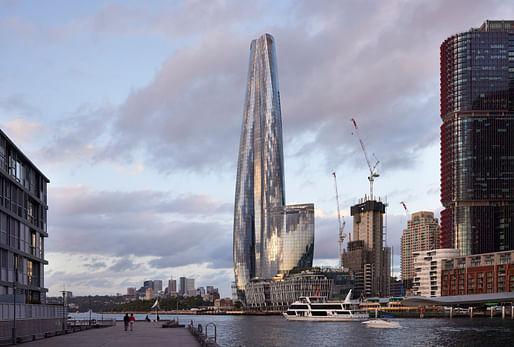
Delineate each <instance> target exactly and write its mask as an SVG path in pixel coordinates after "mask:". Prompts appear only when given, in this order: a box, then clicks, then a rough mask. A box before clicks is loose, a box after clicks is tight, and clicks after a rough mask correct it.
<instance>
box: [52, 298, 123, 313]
mask: <svg viewBox="0 0 514 347" xmlns="http://www.w3.org/2000/svg"><path fill="white" fill-rule="evenodd" d="M124 300H125V298H124V297H123V296H108V295H94V296H93V295H91V296H73V297H71V298H66V303H67V304H68V309H69V310H70V312H72V311H75V310H76V311H79V312H87V311H89V309H91V310H92V311H93V312H108V311H112V310H114V308H116V307H118V305H120V304H121V303H123V301H124ZM47 303H49V304H60V305H62V297H48V298H47ZM72 304H73V305H72Z"/></svg>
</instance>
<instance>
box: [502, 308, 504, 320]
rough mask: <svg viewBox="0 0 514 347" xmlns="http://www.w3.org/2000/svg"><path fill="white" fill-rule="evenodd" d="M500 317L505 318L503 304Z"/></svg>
mask: <svg viewBox="0 0 514 347" xmlns="http://www.w3.org/2000/svg"><path fill="white" fill-rule="evenodd" d="M502 319H505V306H502Z"/></svg>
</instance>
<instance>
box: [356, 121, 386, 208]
mask: <svg viewBox="0 0 514 347" xmlns="http://www.w3.org/2000/svg"><path fill="white" fill-rule="evenodd" d="M352 123H353V127H354V128H355V132H356V133H357V137H358V138H359V142H360V144H361V148H362V152H363V153H364V158H366V163H367V164H368V168H369V176H368V180H369V198H370V199H373V181H374V180H375V178H376V177H379V176H380V175H379V174H378V173H377V172H376V169H377V165H378V163H380V161H379V160H378V159H377V157H375V155H374V154H373V157H374V158H375V160H376V161H377V162H376V163H375V165H373V166H371V162H370V161H369V158H368V152H367V151H366V147H365V146H364V142H363V141H362V138H361V135H360V133H359V127H358V126H357V122H356V121H355V119H354V118H352Z"/></svg>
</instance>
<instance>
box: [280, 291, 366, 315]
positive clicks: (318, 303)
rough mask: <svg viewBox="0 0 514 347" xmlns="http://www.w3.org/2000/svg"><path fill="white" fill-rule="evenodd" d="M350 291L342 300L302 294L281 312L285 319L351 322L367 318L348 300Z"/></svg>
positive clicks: (363, 312)
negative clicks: (329, 299)
mask: <svg viewBox="0 0 514 347" xmlns="http://www.w3.org/2000/svg"><path fill="white" fill-rule="evenodd" d="M351 294H352V291H351V290H350V292H349V293H348V295H347V296H346V298H345V299H344V301H343V302H340V301H339V302H337V301H330V302H329V301H327V298H326V297H323V296H302V297H300V299H299V300H298V301H295V302H294V303H292V304H291V306H289V308H288V309H287V311H286V312H284V313H283V315H284V317H285V318H286V319H287V320H301V321H326V322H353V321H364V320H368V319H369V315H368V312H366V311H362V310H360V309H359V308H358V305H354V304H352V303H351V302H350V297H351Z"/></svg>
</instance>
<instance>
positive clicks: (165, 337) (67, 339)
mask: <svg viewBox="0 0 514 347" xmlns="http://www.w3.org/2000/svg"><path fill="white" fill-rule="evenodd" d="M162 324H163V322H160V323H154V322H136V323H135V324H134V330H133V331H125V328H124V326H123V322H118V323H117V325H116V326H113V327H109V328H99V329H90V330H85V331H81V332H76V333H72V334H66V335H61V336H54V337H49V338H46V339H42V340H38V341H33V342H27V343H24V344H23V346H27V347H29V346H74V347H75V346H77V347H82V346H84V347H85V346H88V347H95V346H107V347H110V346H113V347H116V346H120V347H121V346H123V347H125V346H181V347H182V346H184V347H198V346H200V343H199V342H198V341H197V340H196V339H195V338H194V337H193V335H191V333H190V332H189V330H188V329H186V328H166V329H163V328H161V326H162Z"/></svg>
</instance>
